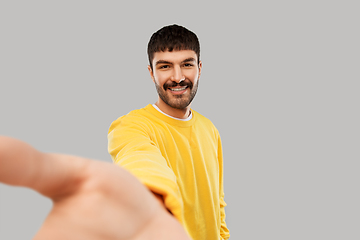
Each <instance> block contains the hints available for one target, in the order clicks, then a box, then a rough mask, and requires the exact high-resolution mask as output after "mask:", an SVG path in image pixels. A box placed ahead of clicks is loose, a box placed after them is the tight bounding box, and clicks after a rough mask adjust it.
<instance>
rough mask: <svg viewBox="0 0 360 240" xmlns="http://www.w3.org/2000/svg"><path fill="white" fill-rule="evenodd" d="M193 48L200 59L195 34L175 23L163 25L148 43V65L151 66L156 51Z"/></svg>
mask: <svg viewBox="0 0 360 240" xmlns="http://www.w3.org/2000/svg"><path fill="white" fill-rule="evenodd" d="M180 50H193V51H194V52H195V53H196V55H197V60H198V63H199V61H200V43H199V39H198V38H197V36H196V34H195V33H193V32H191V31H190V30H188V29H186V28H184V27H182V26H178V25H176V24H174V25H170V26H165V27H163V28H161V29H160V30H158V31H157V32H155V33H154V34H153V35H152V36H151V38H150V41H149V44H148V49H147V52H148V57H149V64H150V67H151V68H153V63H152V61H153V59H154V54H155V53H156V52H165V51H169V52H172V51H180Z"/></svg>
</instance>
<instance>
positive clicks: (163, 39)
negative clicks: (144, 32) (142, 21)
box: [148, 25, 202, 111]
mask: <svg viewBox="0 0 360 240" xmlns="http://www.w3.org/2000/svg"><path fill="white" fill-rule="evenodd" d="M148 56H149V66H148V69H149V72H150V75H151V78H152V79H153V82H154V83H155V86H156V90H157V92H158V94H159V101H160V102H159V104H162V106H163V107H166V108H168V107H170V111H171V109H180V110H183V109H188V108H189V106H190V103H191V102H192V100H193V98H194V97H195V94H196V91H197V87H198V83H199V81H198V80H199V77H200V74H201V67H202V63H201V61H200V60H199V56H200V44H199V41H198V38H197V37H196V35H195V34H194V33H193V32H191V31H189V30H187V29H186V28H184V27H181V26H177V25H171V26H167V27H164V28H162V29H160V30H159V31H157V32H156V33H154V34H153V35H152V37H151V39H150V41H149V44H148ZM164 103H165V104H164ZM168 109H169V108H168Z"/></svg>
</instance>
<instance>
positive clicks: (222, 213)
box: [218, 136, 230, 240]
mask: <svg viewBox="0 0 360 240" xmlns="http://www.w3.org/2000/svg"><path fill="white" fill-rule="evenodd" d="M218 158H219V183H220V192H219V196H220V217H221V228H220V237H221V239H224V240H227V239H228V238H229V237H230V233H229V229H228V228H227V226H226V222H225V206H226V203H225V201H224V186H223V185H224V184H223V179H224V177H223V173H224V169H223V152H222V144H221V139H220V136H219V140H218Z"/></svg>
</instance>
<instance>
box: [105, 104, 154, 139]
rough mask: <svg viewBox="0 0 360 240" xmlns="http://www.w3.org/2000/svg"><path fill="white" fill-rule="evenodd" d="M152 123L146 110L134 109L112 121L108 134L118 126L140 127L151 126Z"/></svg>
mask: <svg viewBox="0 0 360 240" xmlns="http://www.w3.org/2000/svg"><path fill="white" fill-rule="evenodd" d="M152 122H153V120H152V119H151V115H150V114H149V113H148V112H147V111H146V108H141V109H136V110H133V111H131V112H129V113H128V114H126V115H123V116H121V117H119V118H118V119H116V120H115V121H113V122H112V123H111V125H110V127H109V133H110V132H111V131H113V130H114V129H115V128H117V127H119V126H126V127H129V126H137V127H141V126H148V125H151V124H152Z"/></svg>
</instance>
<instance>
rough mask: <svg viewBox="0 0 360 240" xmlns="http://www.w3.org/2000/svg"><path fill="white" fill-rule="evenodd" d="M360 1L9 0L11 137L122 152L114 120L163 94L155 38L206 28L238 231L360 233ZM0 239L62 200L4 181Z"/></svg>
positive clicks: (211, 97)
mask: <svg viewBox="0 0 360 240" xmlns="http://www.w3.org/2000/svg"><path fill="white" fill-rule="evenodd" d="M359 22H360V18H359V4H358V3H357V1H346V0H343V1H318V0H312V1H238V2H236V3H235V1H219V2H216V3H215V1H208V2H205V1H204V2H200V1H180V2H178V1H173V2H171V1H146V2H145V1H143V2H141V3H140V2H137V1H132V2H131V3H130V1H126V3H120V1H56V2H55V1H1V2H0V28H1V29H0V31H1V32H0V34H1V37H0V83H1V84H0V114H1V115H0V134H2V135H8V136H12V137H16V138H20V139H22V140H24V141H27V142H29V143H30V144H32V145H33V146H35V147H36V148H38V149H40V150H42V151H45V152H60V153H69V154H75V155H81V156H85V157H89V158H94V159H100V160H103V161H109V162H110V161H111V159H110V157H109V155H108V153H107V130H108V127H109V125H110V123H111V122H112V121H113V120H115V119H116V118H118V117H119V116H121V115H123V114H126V113H128V112H129V111H131V110H133V109H137V108H141V107H144V106H145V105H147V104H148V103H154V102H155V101H156V99H157V95H156V91H155V88H154V86H153V83H152V81H151V79H150V77H149V75H148V72H147V64H148V63H147V55H146V45H147V42H148V40H149V37H150V35H151V34H152V33H153V32H154V31H156V30H158V29H159V28H161V27H162V26H164V25H168V24H172V23H177V24H180V25H184V26H186V27H187V28H189V29H191V30H193V31H194V32H195V33H197V35H198V37H199V39H200V42H201V47H202V49H201V59H202V61H203V71H202V76H201V82H200V87H199V92H198V95H197V97H196V98H195V101H194V104H193V106H192V107H193V108H194V109H196V110H197V111H199V112H200V113H202V114H203V115H205V116H207V117H208V118H210V119H211V120H212V121H213V122H214V124H215V125H216V126H217V127H218V129H219V131H220V133H221V135H222V139H223V145H224V151H225V152H224V157H225V194H226V195H225V197H226V198H225V200H226V201H227V203H228V207H227V209H226V211H227V223H228V227H229V228H230V231H231V235H232V237H231V239H232V240H236V239H244V240H252V239H277V240H280V239H284V240H285V239H286V240H288V239H347V240H349V239H360V232H359V226H360V217H359V216H360V209H359V202H360V197H359V176H358V175H359V160H360V153H359V144H360V139H359V136H360V135H359V133H360V129H359V122H360V117H359V100H360V99H359V87H360V84H359V80H360V76H359V75H360V74H359V63H360V57H359V56H360V48H359V42H360V35H359V29H360V28H359ZM0 194H1V195H0V239H1V240H3V239H4V240H7V239H16V240H17V239H31V237H32V236H33V235H34V234H35V233H36V231H37V229H38V228H39V227H40V226H41V223H42V221H43V220H44V219H45V217H46V215H47V213H48V212H49V210H50V208H51V202H50V201H49V200H48V199H46V198H44V197H42V196H40V195H39V194H37V193H36V192H34V191H32V190H29V189H24V188H19V187H9V186H5V185H0Z"/></svg>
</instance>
